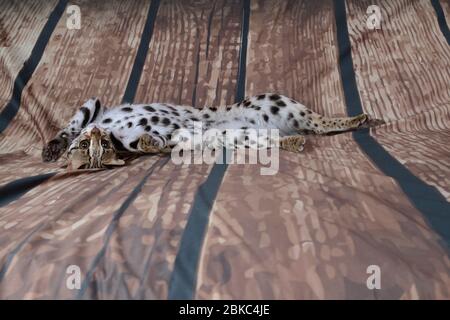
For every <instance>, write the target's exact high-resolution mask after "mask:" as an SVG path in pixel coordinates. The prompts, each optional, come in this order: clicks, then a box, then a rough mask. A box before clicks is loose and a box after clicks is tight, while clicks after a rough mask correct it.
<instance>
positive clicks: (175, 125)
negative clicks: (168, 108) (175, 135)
mask: <svg viewBox="0 0 450 320" xmlns="http://www.w3.org/2000/svg"><path fill="white" fill-rule="evenodd" d="M172 126H173V128H174V129H175V130H177V129H180V126H179V125H178V124H177V123H173V124H172Z"/></svg>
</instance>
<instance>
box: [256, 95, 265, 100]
mask: <svg viewBox="0 0 450 320" xmlns="http://www.w3.org/2000/svg"><path fill="white" fill-rule="evenodd" d="M265 98H266V95H265V94H260V95H259V96H258V98H257V99H258V100H263V99H265Z"/></svg>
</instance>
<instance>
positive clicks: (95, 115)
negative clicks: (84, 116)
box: [91, 100, 100, 122]
mask: <svg viewBox="0 0 450 320" xmlns="http://www.w3.org/2000/svg"><path fill="white" fill-rule="evenodd" d="M99 112H100V101H99V100H96V101H95V110H94V115H93V116H92V120H91V122H94V121H95V119H97V116H98V113H99Z"/></svg>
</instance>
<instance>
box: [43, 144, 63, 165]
mask: <svg viewBox="0 0 450 320" xmlns="http://www.w3.org/2000/svg"><path fill="white" fill-rule="evenodd" d="M66 149H67V141H66V140H64V139H61V138H55V139H53V140H50V142H49V143H47V145H46V146H45V147H44V149H42V161H44V162H55V161H56V160H58V159H59V158H60V157H61V156H62V154H63V153H64V151H66Z"/></svg>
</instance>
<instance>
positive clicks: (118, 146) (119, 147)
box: [109, 133, 127, 151]
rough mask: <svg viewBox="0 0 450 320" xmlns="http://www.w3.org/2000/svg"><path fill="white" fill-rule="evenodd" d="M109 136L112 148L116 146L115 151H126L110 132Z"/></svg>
mask: <svg viewBox="0 0 450 320" xmlns="http://www.w3.org/2000/svg"><path fill="white" fill-rule="evenodd" d="M109 137H110V138H111V142H112V144H113V145H114V148H116V150H117V151H127V149H126V148H125V147H124V146H123V144H122V142H121V141H120V140H119V139H117V138H116V137H115V136H114V134H112V133H111V134H110V135H109Z"/></svg>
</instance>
